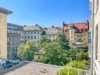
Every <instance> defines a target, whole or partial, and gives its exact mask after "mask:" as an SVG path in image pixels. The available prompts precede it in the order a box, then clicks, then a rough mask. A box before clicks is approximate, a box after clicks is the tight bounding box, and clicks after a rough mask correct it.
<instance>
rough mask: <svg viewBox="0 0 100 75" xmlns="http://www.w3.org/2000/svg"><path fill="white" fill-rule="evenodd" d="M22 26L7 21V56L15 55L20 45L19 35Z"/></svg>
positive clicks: (12, 56)
mask: <svg viewBox="0 0 100 75" xmlns="http://www.w3.org/2000/svg"><path fill="white" fill-rule="evenodd" d="M22 31H23V26H20V25H16V24H12V23H7V51H8V52H7V57H8V58H14V57H16V55H17V51H18V50H17V48H18V47H19V45H20V36H21V33H22Z"/></svg>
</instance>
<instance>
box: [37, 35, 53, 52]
mask: <svg viewBox="0 0 100 75" xmlns="http://www.w3.org/2000/svg"><path fill="white" fill-rule="evenodd" d="M50 42H51V40H50V39H48V38H47V36H46V35H44V36H42V37H41V39H40V44H38V45H37V50H40V49H41V48H44V47H45V46H46V45H47V43H50Z"/></svg>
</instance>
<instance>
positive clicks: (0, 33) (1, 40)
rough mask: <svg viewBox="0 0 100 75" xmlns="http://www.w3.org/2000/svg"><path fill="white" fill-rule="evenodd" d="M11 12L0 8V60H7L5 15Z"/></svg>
mask: <svg viewBox="0 0 100 75" xmlns="http://www.w3.org/2000/svg"><path fill="white" fill-rule="evenodd" d="M11 13H12V11H9V10H7V9H4V8H1V7H0V58H4V59H7V15H8V14H11Z"/></svg>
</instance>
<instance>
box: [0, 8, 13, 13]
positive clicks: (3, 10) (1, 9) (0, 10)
mask: <svg viewBox="0 0 100 75" xmlns="http://www.w3.org/2000/svg"><path fill="white" fill-rule="evenodd" d="M0 13H4V14H12V13H13V12H12V11H10V10H7V9H5V8H2V7H0Z"/></svg>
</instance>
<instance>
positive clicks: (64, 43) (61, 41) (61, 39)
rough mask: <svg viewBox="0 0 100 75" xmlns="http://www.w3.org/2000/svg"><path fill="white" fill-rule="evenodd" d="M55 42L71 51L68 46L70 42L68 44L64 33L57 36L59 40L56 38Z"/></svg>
mask: <svg viewBox="0 0 100 75" xmlns="http://www.w3.org/2000/svg"><path fill="white" fill-rule="evenodd" d="M55 41H56V42H57V43H59V44H60V45H61V47H62V48H63V49H69V48H70V47H69V46H68V45H69V42H68V40H67V39H66V37H65V34H64V33H60V34H59V35H58V36H57V38H56V40H55Z"/></svg>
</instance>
